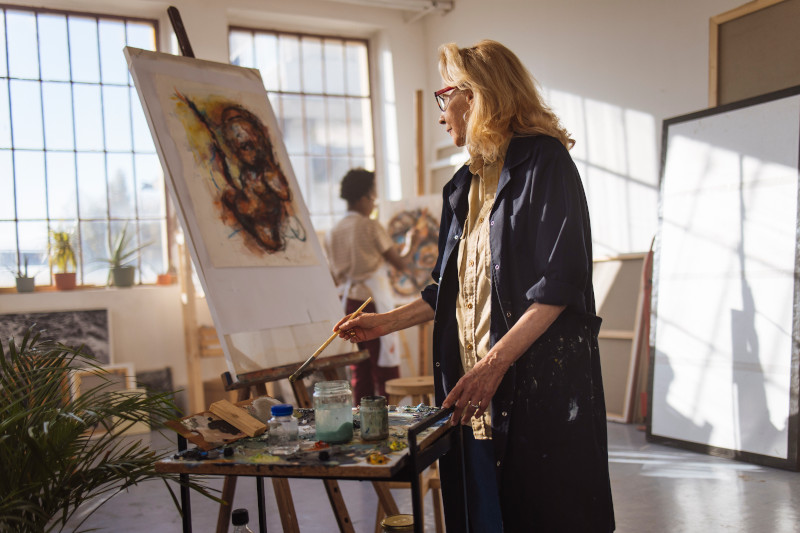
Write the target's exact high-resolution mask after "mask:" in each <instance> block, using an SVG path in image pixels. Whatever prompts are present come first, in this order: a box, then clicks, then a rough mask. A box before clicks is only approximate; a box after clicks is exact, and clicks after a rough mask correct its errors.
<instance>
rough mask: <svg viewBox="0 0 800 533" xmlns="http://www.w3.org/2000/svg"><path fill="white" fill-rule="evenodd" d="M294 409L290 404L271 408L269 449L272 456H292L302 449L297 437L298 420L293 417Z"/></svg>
mask: <svg viewBox="0 0 800 533" xmlns="http://www.w3.org/2000/svg"><path fill="white" fill-rule="evenodd" d="M293 411H294V408H293V407H292V406H291V405H289V404H288V403H282V404H279V405H273V406H272V407H271V408H270V412H271V413H272V418H270V419H269V422H268V424H269V436H268V437H267V449H268V450H269V453H271V454H272V455H291V454H293V453H294V452H296V451H297V450H299V449H300V440H299V439H298V436H297V419H296V418H295V417H293V416H292V412H293Z"/></svg>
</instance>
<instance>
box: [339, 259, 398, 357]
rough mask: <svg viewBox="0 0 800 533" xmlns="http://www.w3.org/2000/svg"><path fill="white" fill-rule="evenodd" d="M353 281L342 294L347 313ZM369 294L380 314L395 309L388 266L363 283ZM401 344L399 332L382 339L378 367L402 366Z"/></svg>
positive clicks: (383, 266) (348, 283)
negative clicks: (348, 296)
mask: <svg viewBox="0 0 800 533" xmlns="http://www.w3.org/2000/svg"><path fill="white" fill-rule="evenodd" d="M351 283H352V282H351V281H349V280H348V281H347V283H345V285H344V291H343V292H342V308H343V309H344V310H345V312H347V295H348V294H350V286H351ZM361 283H363V284H364V286H365V287H367V289H369V292H370V293H372V302H373V303H374V304H375V310H376V311H377V312H378V313H387V312H389V311H391V310H392V309H393V308H394V296H393V291H392V283H391V281H389V275H388V274H387V272H386V265H381V266H380V268H378V270H376V271H375V272H373V273H372V275H371V276H370V277H369V278H367V279H366V280H364V281H362V282H361ZM399 346H400V342H399V339H398V335H397V332H396V331H395V332H393V333H388V334H386V335H384V336H383V337H381V351H380V354H379V355H378V366H397V365H399V364H400V350H399Z"/></svg>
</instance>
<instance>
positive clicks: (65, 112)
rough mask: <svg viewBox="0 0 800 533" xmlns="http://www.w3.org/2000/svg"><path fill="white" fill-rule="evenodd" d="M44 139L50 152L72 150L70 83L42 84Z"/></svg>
mask: <svg viewBox="0 0 800 533" xmlns="http://www.w3.org/2000/svg"><path fill="white" fill-rule="evenodd" d="M42 102H43V105H44V138H45V145H46V147H47V149H48V150H72V149H73V148H74V147H75V145H74V143H73V140H72V128H73V125H72V90H71V86H70V84H69V83H59V82H44V83H42Z"/></svg>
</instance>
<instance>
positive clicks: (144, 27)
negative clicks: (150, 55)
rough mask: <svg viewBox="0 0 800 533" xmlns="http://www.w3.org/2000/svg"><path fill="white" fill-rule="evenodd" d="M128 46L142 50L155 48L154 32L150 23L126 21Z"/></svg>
mask: <svg viewBox="0 0 800 533" xmlns="http://www.w3.org/2000/svg"><path fill="white" fill-rule="evenodd" d="M126 26H127V28H128V46H133V47H134V48H141V49H142V50H155V49H156V32H155V30H154V29H153V26H152V25H151V24H148V23H146V22H127V23H126Z"/></svg>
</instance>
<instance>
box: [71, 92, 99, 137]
mask: <svg viewBox="0 0 800 533" xmlns="http://www.w3.org/2000/svg"><path fill="white" fill-rule="evenodd" d="M73 97H74V98H75V102H74V106H75V115H74V116H75V145H76V147H77V149H78V150H102V149H103V119H102V114H101V113H102V111H101V107H100V87H99V86H97V85H83V84H78V83H76V84H74V85H73Z"/></svg>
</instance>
